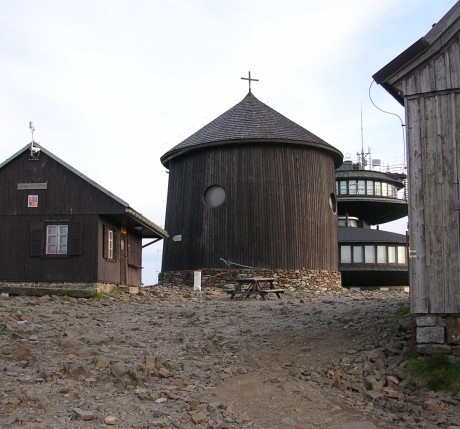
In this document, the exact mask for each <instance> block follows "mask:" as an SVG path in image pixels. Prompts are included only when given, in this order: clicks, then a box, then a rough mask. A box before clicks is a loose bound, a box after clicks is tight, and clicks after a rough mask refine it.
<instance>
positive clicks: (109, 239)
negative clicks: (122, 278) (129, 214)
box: [103, 225, 117, 261]
mask: <svg viewBox="0 0 460 429" xmlns="http://www.w3.org/2000/svg"><path fill="white" fill-rule="evenodd" d="M116 238H117V236H116V232H115V228H114V227H113V226H109V225H104V247H103V249H104V250H103V252H104V254H103V256H104V258H105V259H107V260H108V261H115V260H116V243H117V240H116Z"/></svg>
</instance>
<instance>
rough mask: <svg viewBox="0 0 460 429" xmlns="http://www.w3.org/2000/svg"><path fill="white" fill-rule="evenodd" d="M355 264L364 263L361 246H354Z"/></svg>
mask: <svg viewBox="0 0 460 429" xmlns="http://www.w3.org/2000/svg"><path fill="white" fill-rule="evenodd" d="M353 262H354V263H355V264H361V263H362V262H363V248H362V247H361V246H353Z"/></svg>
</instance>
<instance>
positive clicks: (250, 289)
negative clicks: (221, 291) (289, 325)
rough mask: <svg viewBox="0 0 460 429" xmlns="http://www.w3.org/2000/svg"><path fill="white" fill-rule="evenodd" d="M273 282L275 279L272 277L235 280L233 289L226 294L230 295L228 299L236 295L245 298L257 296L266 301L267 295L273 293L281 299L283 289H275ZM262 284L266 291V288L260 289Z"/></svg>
mask: <svg viewBox="0 0 460 429" xmlns="http://www.w3.org/2000/svg"><path fill="white" fill-rule="evenodd" d="M275 280H277V279H276V278H273V277H240V278H237V279H236V280H235V281H236V286H235V288H234V289H231V290H227V291H226V292H227V293H229V294H230V299H233V298H234V297H235V295H237V294H241V295H245V297H246V298H249V297H250V296H251V295H258V296H260V297H261V298H262V299H266V296H267V295H268V294H269V293H275V294H276V296H277V297H278V298H281V294H282V293H284V289H276V288H275V286H274V284H273V282H274V281H275ZM263 284H265V285H267V284H268V286H269V287H268V289H267V287H266V286H265V288H264V287H262V285H263ZM244 285H246V287H244Z"/></svg>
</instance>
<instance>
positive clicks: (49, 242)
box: [46, 224, 69, 255]
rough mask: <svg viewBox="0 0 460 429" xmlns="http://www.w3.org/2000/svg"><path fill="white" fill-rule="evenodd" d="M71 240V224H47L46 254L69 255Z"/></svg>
mask: <svg viewBox="0 0 460 429" xmlns="http://www.w3.org/2000/svg"><path fill="white" fill-rule="evenodd" d="M68 241H69V225H66V224H60V225H59V224H58V225H56V224H54V225H53V224H50V225H46V254H47V255H67V252H68Z"/></svg>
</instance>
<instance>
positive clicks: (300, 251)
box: [162, 143, 338, 271]
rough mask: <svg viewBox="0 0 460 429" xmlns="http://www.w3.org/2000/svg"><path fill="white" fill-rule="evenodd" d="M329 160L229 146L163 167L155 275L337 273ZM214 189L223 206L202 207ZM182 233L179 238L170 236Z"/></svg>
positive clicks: (306, 151)
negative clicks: (235, 268)
mask: <svg viewBox="0 0 460 429" xmlns="http://www.w3.org/2000/svg"><path fill="white" fill-rule="evenodd" d="M334 168H335V166H334V159H333V157H332V156H330V155H329V154H327V153H326V152H323V151H321V150H318V149H316V148H306V147H305V146H302V145H295V144H293V145H288V144H268V143H267V144H263V143H262V144H261V143H258V144H251V143H244V144H235V145H225V146H221V147H219V148H218V149H216V148H213V149H201V150H195V151H193V152H190V153H189V154H187V156H182V157H179V158H176V159H173V160H172V161H171V162H170V171H169V187H168V206H167V211H166V225H165V229H166V230H167V231H168V233H169V235H170V238H169V239H165V242H164V250H163V266H162V271H176V270H188V269H197V268H222V267H224V265H223V263H222V261H221V260H220V258H223V259H225V260H228V261H231V262H234V263H237V264H242V265H247V266H250V267H257V268H271V269H275V268H280V269H301V268H304V269H324V270H337V267H338V256H337V253H338V249H337V216H336V215H335V214H334V213H333V212H332V210H331V208H330V206H329V197H330V194H335V176H334V171H335V170H334ZM211 185H218V186H222V187H223V188H224V189H225V192H226V201H225V202H224V204H222V205H221V206H219V207H217V208H209V207H207V206H206V205H205V204H204V203H203V195H204V192H205V190H206V189H207V188H208V187H209V186H211ZM175 235H182V241H173V240H172V237H174V236H175Z"/></svg>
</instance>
